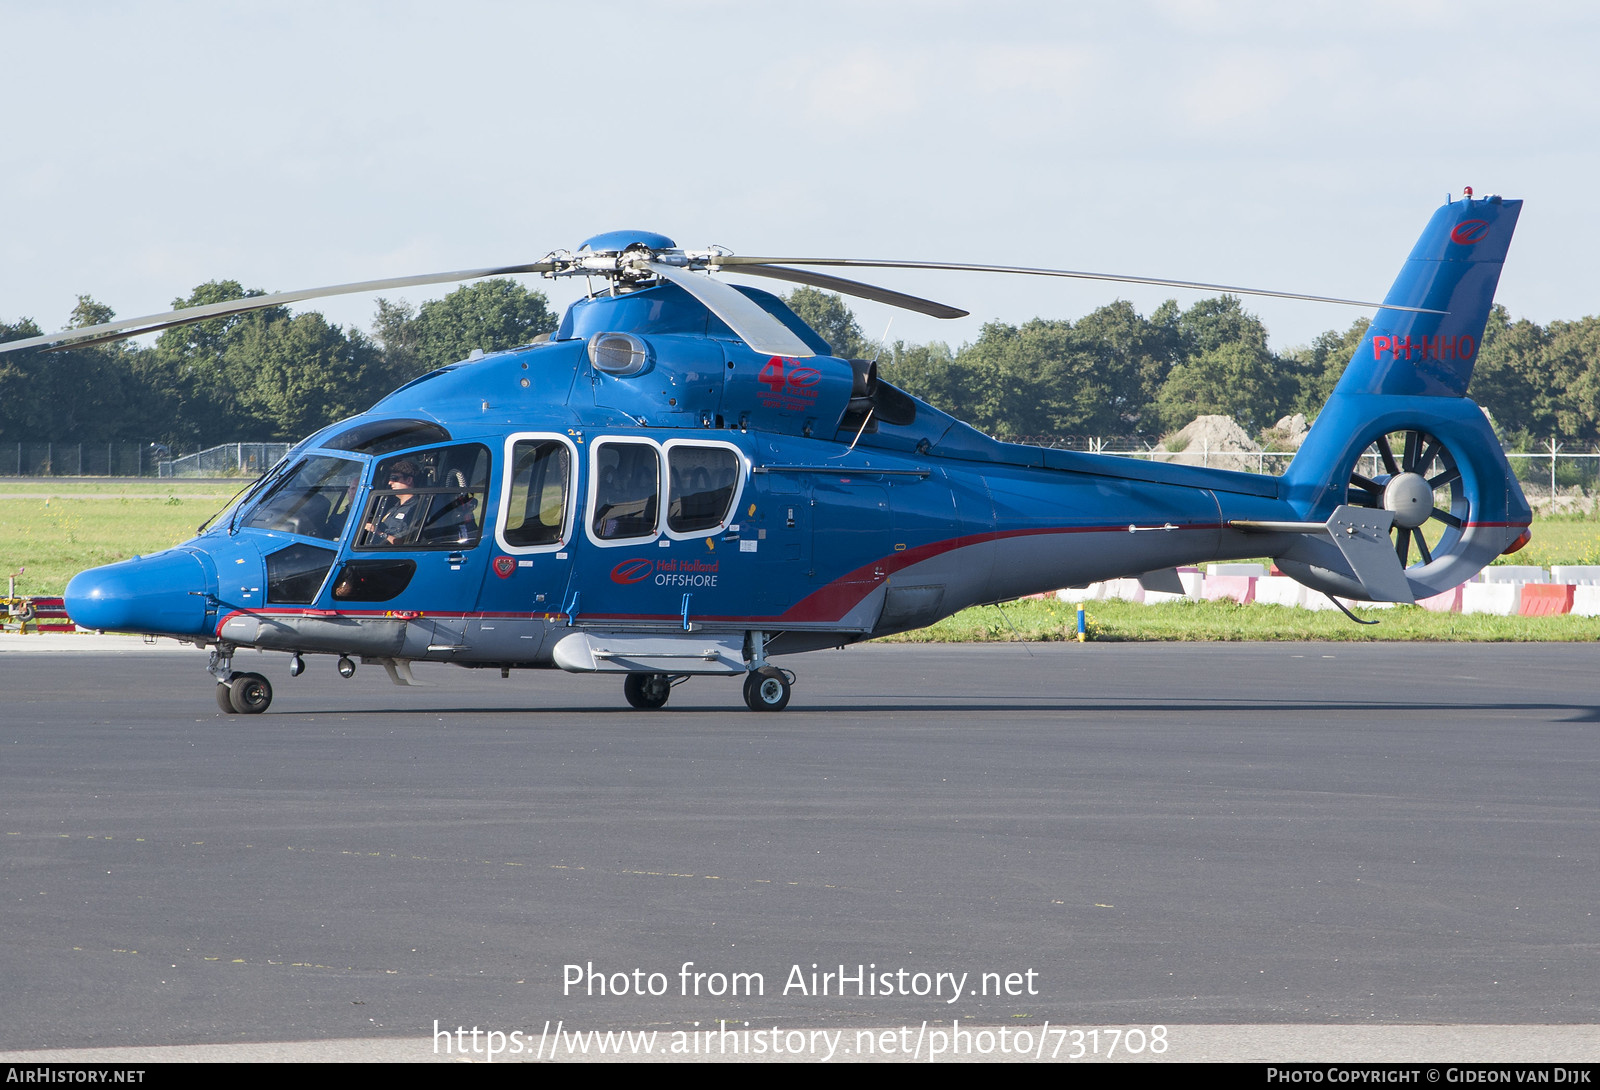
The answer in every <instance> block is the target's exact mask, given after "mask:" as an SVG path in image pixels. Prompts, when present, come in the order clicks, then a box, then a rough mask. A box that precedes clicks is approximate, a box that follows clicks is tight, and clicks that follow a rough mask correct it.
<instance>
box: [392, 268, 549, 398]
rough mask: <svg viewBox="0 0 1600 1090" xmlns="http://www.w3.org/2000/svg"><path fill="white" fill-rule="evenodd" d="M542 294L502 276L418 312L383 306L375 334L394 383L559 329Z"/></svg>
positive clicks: (402, 305)
mask: <svg viewBox="0 0 1600 1090" xmlns="http://www.w3.org/2000/svg"><path fill="white" fill-rule="evenodd" d="M556 324H557V319H556V315H555V314H554V313H553V312H552V311H551V310H550V303H549V300H547V299H546V298H545V297H544V294H543V293H542V292H537V291H529V290H528V289H527V288H524V287H523V286H522V285H521V284H519V283H517V282H516V281H515V280H508V279H505V278H503V277H497V278H495V279H492V280H480V281H478V282H477V283H476V284H471V285H468V286H466V287H461V288H457V289H456V290H455V291H453V292H451V293H450V294H449V295H446V296H445V297H444V298H443V299H433V300H430V301H428V302H426V303H423V304H422V306H421V307H420V308H419V309H418V310H417V311H416V313H415V314H413V313H412V312H411V308H410V306H409V305H408V304H407V303H405V302H404V301H402V302H400V303H398V304H396V303H390V302H389V301H388V300H386V299H380V300H379V301H378V314H377V319H376V321H375V323H374V328H373V335H374V337H375V338H376V340H377V342H378V344H379V345H380V346H381V348H382V354H383V360H384V363H385V365H386V367H387V368H388V370H389V376H390V378H391V380H393V381H394V382H396V383H398V382H405V381H407V380H409V379H412V378H415V377H416V376H417V375H420V374H423V373H424V372H427V371H431V370H433V369H434V368H436V367H443V366H444V365H445V364H447V363H455V362H456V361H458V360H464V359H466V358H467V357H468V356H470V355H471V354H472V351H473V350H474V349H478V348H481V349H483V351H485V352H497V351H499V350H501V349H505V348H515V347H516V346H517V345H519V344H527V343H529V342H530V341H532V340H533V339H534V338H536V337H538V336H539V335H541V334H544V333H549V332H551V331H552V330H554V329H555V328H556Z"/></svg>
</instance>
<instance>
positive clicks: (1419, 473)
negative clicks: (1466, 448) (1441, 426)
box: [1349, 428, 1471, 567]
mask: <svg viewBox="0 0 1600 1090" xmlns="http://www.w3.org/2000/svg"><path fill="white" fill-rule="evenodd" d="M1371 462H1375V463H1376V467H1375V468H1373V467H1371V466H1370V465H1369V463H1371ZM1368 468H1371V472H1363V470H1364V469H1368ZM1349 502H1350V503H1352V504H1354V505H1356V506H1358V507H1376V508H1382V509H1384V510H1387V511H1393V512H1394V529H1393V531H1392V538H1393V540H1394V551H1395V556H1397V557H1398V558H1399V560H1400V565H1401V567H1406V566H1408V565H1426V564H1432V563H1433V562H1434V560H1435V559H1436V558H1439V557H1442V556H1443V555H1445V554H1446V553H1448V552H1449V550H1450V548H1451V546H1452V544H1453V543H1454V542H1455V541H1456V540H1457V539H1459V538H1460V536H1461V531H1462V530H1463V529H1464V528H1465V527H1466V525H1467V522H1468V520H1469V518H1470V517H1471V501H1470V500H1469V498H1468V496H1467V494H1466V490H1465V489H1464V488H1463V487H1462V478H1461V470H1460V468H1459V467H1458V466H1457V464H1456V458H1455V455H1454V454H1453V453H1451V451H1450V449H1449V448H1448V447H1446V446H1445V445H1444V443H1443V442H1442V441H1440V440H1439V439H1438V438H1437V437H1435V436H1433V435H1430V434H1429V433H1427V432H1425V431H1422V430H1420V429H1417V428H1410V429H1406V430H1404V431H1398V432H1391V433H1389V434H1387V435H1380V436H1378V438H1377V439H1375V440H1373V443H1372V446H1371V447H1369V448H1368V453H1367V454H1365V455H1363V456H1362V460H1361V461H1360V462H1358V463H1357V464H1356V468H1355V470H1354V471H1352V472H1351V474H1350V491H1349ZM1430 539H1431V541H1430ZM1413 548H1415V550H1416V557H1417V558H1416V560H1415V561H1413V560H1412V558H1411V553H1412V550H1413Z"/></svg>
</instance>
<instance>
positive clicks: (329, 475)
mask: <svg viewBox="0 0 1600 1090" xmlns="http://www.w3.org/2000/svg"><path fill="white" fill-rule="evenodd" d="M361 470H362V463H361V462H357V461H353V460H351V459H349V458H332V457H329V456H327V455H325V454H318V455H314V456H312V457H310V458H307V459H305V460H304V461H303V462H301V463H300V464H299V465H297V466H295V467H294V469H293V470H291V471H290V472H289V473H288V474H286V475H284V476H283V477H281V478H279V481H278V483H277V485H276V486H275V487H273V488H271V489H269V490H268V491H267V492H266V494H265V495H264V496H263V497H262V498H261V500H260V501H259V502H258V503H257V504H256V505H255V506H254V507H253V508H251V510H250V512H249V514H247V515H246V516H245V519H244V525H245V526H252V527H255V528H256V529H258V530H278V531H281V532H283V533H289V534H303V535H305V536H306V537H319V538H322V539H323V540H325V541H336V540H338V538H339V537H340V535H341V534H343V533H344V524H345V521H346V520H347V519H348V518H349V517H350V506H351V504H352V503H353V502H354V501H355V498H356V489H357V486H359V485H360V483H361Z"/></svg>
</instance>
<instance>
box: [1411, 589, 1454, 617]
mask: <svg viewBox="0 0 1600 1090" xmlns="http://www.w3.org/2000/svg"><path fill="white" fill-rule="evenodd" d="M1417 605H1419V606H1421V607H1422V608H1423V609H1426V610H1431V611H1432V612H1434V613H1460V612H1461V587H1460V586H1454V587H1451V588H1450V589H1449V590H1447V591H1445V592H1444V593H1443V594H1435V595H1434V596H1433V597H1431V598H1419V599H1417Z"/></svg>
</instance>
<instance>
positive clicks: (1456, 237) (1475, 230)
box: [1450, 220, 1489, 246]
mask: <svg viewBox="0 0 1600 1090" xmlns="http://www.w3.org/2000/svg"><path fill="white" fill-rule="evenodd" d="M1488 233H1489V221H1488V220H1462V221H1461V222H1460V223H1458V224H1456V225H1455V228H1454V229H1453V230H1452V231H1451V232H1450V241H1451V242H1455V243H1459V244H1460V245H1462V246H1471V245H1473V244H1474V243H1477V242H1482V241H1483V238H1484V236H1485V235H1487V234H1488Z"/></svg>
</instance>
